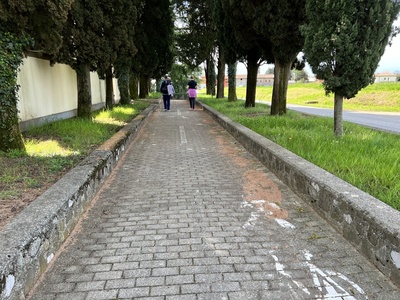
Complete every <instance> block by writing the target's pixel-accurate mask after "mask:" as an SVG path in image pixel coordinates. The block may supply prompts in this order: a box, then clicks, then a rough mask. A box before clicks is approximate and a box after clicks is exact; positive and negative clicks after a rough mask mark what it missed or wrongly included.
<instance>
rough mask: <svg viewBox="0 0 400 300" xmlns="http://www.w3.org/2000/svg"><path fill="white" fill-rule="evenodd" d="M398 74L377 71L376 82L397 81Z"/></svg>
mask: <svg viewBox="0 0 400 300" xmlns="http://www.w3.org/2000/svg"><path fill="white" fill-rule="evenodd" d="M397 76H399V75H397V74H394V73H388V72H385V73H376V74H375V83H379V82H396V81H397Z"/></svg>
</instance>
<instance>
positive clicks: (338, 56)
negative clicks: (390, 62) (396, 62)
mask: <svg viewBox="0 0 400 300" xmlns="http://www.w3.org/2000/svg"><path fill="white" fill-rule="evenodd" d="M399 9H400V3H399V2H398V1H397V2H394V1H391V0H365V1H350V0H349V1H317V0H307V6H306V12H307V18H308V22H307V24H306V25H305V26H304V27H303V32H304V36H305V45H304V51H305V54H306V56H307V60H308V62H309V63H310V65H311V67H312V70H313V72H314V73H315V74H316V76H317V78H318V79H322V80H323V81H324V82H323V86H324V89H325V91H326V93H327V94H330V93H334V95H335V96H334V99H335V100H334V101H335V105H334V132H335V135H336V136H341V135H343V120H342V108H343V98H347V99H350V98H353V97H354V96H355V95H356V94H357V93H358V91H360V90H361V89H362V88H364V87H366V86H367V85H369V84H370V83H372V80H373V75H374V72H375V70H376V68H377V67H378V63H379V61H380V58H381V56H382V55H383V53H384V51H385V47H386V45H387V43H388V39H389V37H390V34H391V29H392V24H393V21H394V20H395V19H396V16H397V15H398V13H399Z"/></svg>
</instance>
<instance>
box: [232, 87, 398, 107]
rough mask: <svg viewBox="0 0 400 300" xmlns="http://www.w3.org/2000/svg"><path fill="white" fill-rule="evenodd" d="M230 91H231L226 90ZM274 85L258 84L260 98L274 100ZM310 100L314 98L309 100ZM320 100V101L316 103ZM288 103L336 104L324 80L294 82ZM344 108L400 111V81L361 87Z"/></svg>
mask: <svg viewBox="0 0 400 300" xmlns="http://www.w3.org/2000/svg"><path fill="white" fill-rule="evenodd" d="M225 94H226V95H227V94H228V93H227V92H226V93H225ZM237 95H238V98H242V99H244V98H246V87H238V88H237ZM271 95H272V87H271V86H264V87H257V94H256V99H257V100H264V101H267V102H270V101H271ZM308 102H312V103H311V104H308ZM315 102H316V103H315ZM287 103H290V104H297V105H304V106H313V107H322V108H333V95H329V96H326V95H325V91H324V89H323V87H322V84H320V83H296V84H290V85H289V89H288V95H287ZM343 109H345V110H355V111H357V110H358V111H382V112H400V82H396V83H376V84H372V85H369V86H368V87H366V88H365V89H363V90H361V91H360V92H359V93H358V94H357V95H356V97H354V98H352V99H346V100H345V101H344V103H343Z"/></svg>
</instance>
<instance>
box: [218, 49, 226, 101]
mask: <svg viewBox="0 0 400 300" xmlns="http://www.w3.org/2000/svg"><path fill="white" fill-rule="evenodd" d="M224 89H225V57H224V52H223V51H222V46H219V56H218V80H217V98H221V99H222V98H224V97H225V95H224Z"/></svg>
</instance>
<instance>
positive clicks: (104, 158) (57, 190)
mask: <svg viewBox="0 0 400 300" xmlns="http://www.w3.org/2000/svg"><path fill="white" fill-rule="evenodd" d="M156 106H157V105H155V104H152V105H151V106H150V107H148V108H147V109H146V110H145V111H143V112H142V113H141V114H140V115H138V116H137V117H136V118H135V119H134V120H133V121H132V122H131V123H130V124H128V125H127V126H125V127H124V128H122V129H121V130H120V131H119V132H118V133H117V134H116V135H114V136H113V137H112V138H111V139H110V140H108V141H107V142H106V143H104V144H103V145H102V146H100V147H99V148H98V149H96V150H95V151H93V152H92V153H91V155H90V156H89V157H87V158H86V159H85V160H84V161H82V162H81V163H80V164H79V165H78V166H76V167H75V168H74V169H72V170H71V171H70V172H69V173H68V174H66V175H65V176H64V177H63V178H61V179H60V180H59V181H58V182H56V183H55V184H54V185H53V186H52V187H51V188H50V189H48V190H47V191H46V192H44V193H43V194H42V195H41V196H40V197H38V198H37V199H36V200H35V201H33V202H32V203H31V204H30V205H29V206H28V207H27V208H25V209H24V210H23V211H22V212H21V213H19V214H18V215H17V216H16V217H15V218H14V219H13V220H12V221H11V222H10V223H9V224H7V225H6V226H5V227H4V228H3V229H2V230H1V231H0V299H7V300H8V299H10V300H14V299H25V295H26V294H27V293H28V292H29V291H30V289H31V288H32V287H33V286H34V284H35V283H36V281H37V280H38V279H39V277H40V275H41V274H42V273H43V272H44V271H45V270H46V268H47V266H48V265H49V263H50V262H51V261H52V259H53V257H54V255H55V253H56V252H57V250H58V249H59V248H60V246H61V245H62V244H63V242H64V241H65V240H66V238H67V237H68V236H69V234H70V233H71V231H72V230H73V228H74V226H75V225H76V224H77V222H78V220H79V219H80V217H81V216H82V214H83V213H84V211H85V209H86V208H87V207H88V205H89V203H90V201H91V200H92V199H93V198H94V196H95V195H96V193H97V191H98V190H99V189H100V187H101V186H102V184H103V182H104V181H105V180H106V179H107V177H108V176H109V175H110V173H111V171H112V170H113V168H114V167H115V165H116V164H117V162H118V160H119V158H120V157H121V155H122V154H123V153H124V151H125V149H126V147H127V146H128V145H129V144H130V143H131V141H132V140H133V139H134V138H135V136H136V135H137V133H138V131H139V130H140V129H141V127H142V126H143V125H144V123H145V120H146V119H147V118H148V117H149V116H150V115H151V113H152V112H153V111H154V109H155V107H156Z"/></svg>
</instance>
